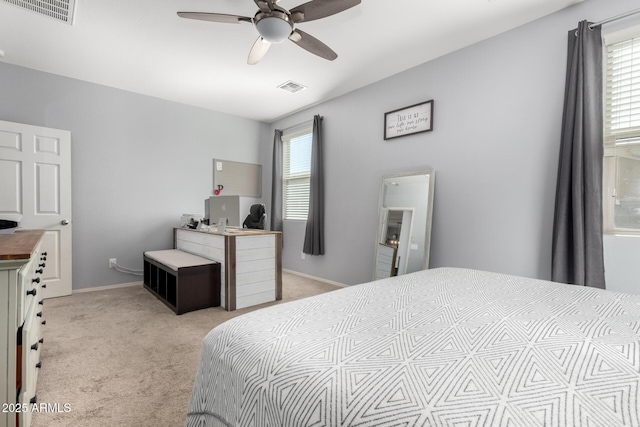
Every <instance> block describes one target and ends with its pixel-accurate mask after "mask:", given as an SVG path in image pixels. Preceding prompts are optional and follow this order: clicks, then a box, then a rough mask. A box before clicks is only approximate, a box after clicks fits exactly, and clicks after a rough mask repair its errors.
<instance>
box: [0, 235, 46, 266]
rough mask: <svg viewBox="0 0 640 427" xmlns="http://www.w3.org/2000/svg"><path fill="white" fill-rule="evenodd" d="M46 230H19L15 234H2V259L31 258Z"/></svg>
mask: <svg viewBox="0 0 640 427" xmlns="http://www.w3.org/2000/svg"><path fill="white" fill-rule="evenodd" d="M42 236H44V230H18V231H16V232H15V233H13V234H0V260H18V259H29V258H31V254H32V253H33V251H34V250H35V248H36V246H37V245H38V242H40V239H42Z"/></svg>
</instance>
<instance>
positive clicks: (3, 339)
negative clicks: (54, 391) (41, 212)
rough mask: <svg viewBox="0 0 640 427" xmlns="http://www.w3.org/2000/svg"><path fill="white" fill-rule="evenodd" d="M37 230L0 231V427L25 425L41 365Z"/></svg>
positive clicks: (42, 260)
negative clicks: (0, 406) (0, 404)
mask: <svg viewBox="0 0 640 427" xmlns="http://www.w3.org/2000/svg"><path fill="white" fill-rule="evenodd" d="M42 236H44V231H41V230H25V231H17V232H15V233H14V234H8V235H0V400H1V402H2V409H3V410H2V412H0V427H5V426H6V427H15V426H19V427H27V426H29V425H30V424H31V414H32V412H31V410H26V411H25V410H24V409H25V405H26V407H27V408H29V409H30V408H31V407H32V405H33V404H35V403H37V397H36V383H37V380H38V371H39V369H40V367H41V363H40V351H41V348H42V343H43V338H42V325H44V324H45V321H44V319H43V317H42V308H43V297H42V288H43V287H46V285H45V284H43V283H41V278H42V277H43V272H44V268H45V266H46V253H40V242H41V240H42Z"/></svg>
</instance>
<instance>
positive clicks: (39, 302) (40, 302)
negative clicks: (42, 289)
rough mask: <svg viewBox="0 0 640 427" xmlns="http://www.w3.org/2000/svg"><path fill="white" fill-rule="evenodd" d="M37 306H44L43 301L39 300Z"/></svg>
mask: <svg viewBox="0 0 640 427" xmlns="http://www.w3.org/2000/svg"><path fill="white" fill-rule="evenodd" d="M34 290H35V289H34ZM38 304H40V305H44V300H40V301H38Z"/></svg>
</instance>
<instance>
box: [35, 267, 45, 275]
mask: <svg viewBox="0 0 640 427" xmlns="http://www.w3.org/2000/svg"><path fill="white" fill-rule="evenodd" d="M43 272H44V270H43V269H41V268H39V269H37V270H36V273H38V274H42V273H43Z"/></svg>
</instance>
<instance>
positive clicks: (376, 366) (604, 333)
mask: <svg viewBox="0 0 640 427" xmlns="http://www.w3.org/2000/svg"><path fill="white" fill-rule="evenodd" d="M639 389H640V296H632V295H625V294H618V293H613V292H607V291H602V290H598V289H592V288H585V287H579V286H570V285H563V284H557V283H552V282H547V281H541V280H533V279H526V278H521V277H514V276H508V275H502V274H495V273H487V272H481V271H475V270H464V269H452V268H441V269H433V270H426V271H422V272H419V273H414V274H410V275H405V276H401V277H394V278H390V279H384V280H381V281H376V282H371V283H367V284H363V285H358V286H352V287H349V288H346V289H342V290H338V291H335V292H330V293H327V294H323V295H319V296H316V297H312V298H307V299H304V300H300V301H295V302H291V303H287V304H282V305H278V306H274V307H270V308H267V309H263V310H259V311H256V312H252V313H249V314H246V315H243V316H241V317H238V318H235V319H233V320H230V321H228V322H226V323H224V324H222V325H220V326H218V327H216V328H215V329H213V330H212V331H211V332H210V333H209V334H208V335H207V337H206V338H205V339H204V341H203V350H202V358H201V362H200V367H199V372H198V374H197V377H196V381H195V384H194V388H193V392H192V397H191V402H190V405H189V410H188V415H187V419H186V422H185V425H186V426H218V425H230V426H253V425H255V426H274V427H277V426H399V425H402V426H514V427H515V426H526V427H530V426H585V427H586V426H598V427H600V426H640V415H639V412H640V405H639V403H638V398H639V396H638V393H639Z"/></svg>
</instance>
